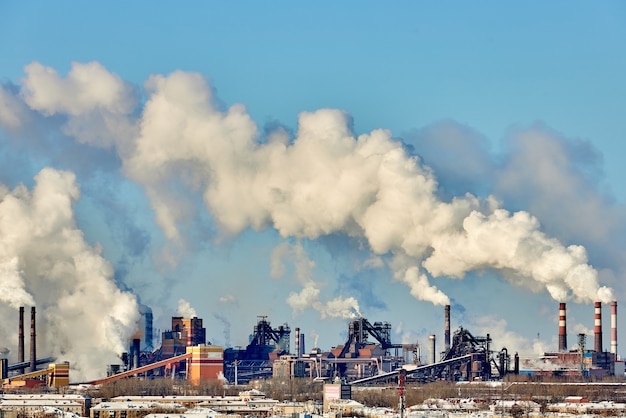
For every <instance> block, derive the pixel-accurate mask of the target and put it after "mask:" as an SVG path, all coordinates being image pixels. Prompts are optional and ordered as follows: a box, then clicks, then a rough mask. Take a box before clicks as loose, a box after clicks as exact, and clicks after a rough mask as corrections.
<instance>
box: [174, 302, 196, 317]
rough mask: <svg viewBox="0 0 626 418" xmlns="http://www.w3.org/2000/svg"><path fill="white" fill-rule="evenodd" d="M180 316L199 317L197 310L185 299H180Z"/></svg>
mask: <svg viewBox="0 0 626 418" xmlns="http://www.w3.org/2000/svg"><path fill="white" fill-rule="evenodd" d="M178 316H182V317H183V318H197V317H198V314H197V313H196V310H195V309H194V308H192V307H191V304H190V303H189V302H187V301H186V300H185V299H178Z"/></svg>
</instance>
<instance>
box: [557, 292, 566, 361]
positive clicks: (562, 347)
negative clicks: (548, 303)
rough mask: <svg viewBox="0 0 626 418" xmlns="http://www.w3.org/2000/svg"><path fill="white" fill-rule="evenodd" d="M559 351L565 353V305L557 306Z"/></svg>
mask: <svg viewBox="0 0 626 418" xmlns="http://www.w3.org/2000/svg"><path fill="white" fill-rule="evenodd" d="M559 351H567V326H566V318H565V303H560V304H559Z"/></svg>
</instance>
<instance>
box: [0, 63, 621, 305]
mask: <svg viewBox="0 0 626 418" xmlns="http://www.w3.org/2000/svg"><path fill="white" fill-rule="evenodd" d="M26 73H27V75H26V77H25V78H24V79H23V80H22V89H21V92H20V95H19V97H21V98H23V101H24V103H26V105H27V106H28V107H29V108H30V109H31V110H32V111H36V112H40V113H41V114H44V115H56V114H59V115H65V116H66V117H67V118H68V122H67V123H66V125H65V132H66V133H67V134H69V135H74V136H75V137H76V138H77V140H78V141H82V142H84V143H89V144H91V145H95V146H99V147H110V146H113V147H115V149H116V151H117V153H118V156H119V157H120V159H121V161H122V164H123V172H124V174H125V175H126V176H128V178H130V179H132V180H133V181H135V182H137V183H138V184H140V185H142V186H143V187H144V188H145V190H146V194H147V196H148V198H149V199H150V202H151V205H152V207H153V209H154V211H155V214H156V219H157V222H158V223H159V225H160V226H161V228H162V229H163V231H164V233H165V234H166V236H167V237H168V238H170V239H171V240H173V241H175V242H179V243H181V244H183V243H184V234H182V233H181V231H185V230H186V229H187V228H188V226H189V224H190V223H192V222H193V221H194V217H195V216H197V215H195V214H194V204H195V203H194V196H195V195H197V194H201V195H202V197H203V202H204V205H205V206H206V209H207V210H208V212H209V213H210V214H211V216H212V219H213V220H214V221H215V223H216V226H217V227H218V228H219V229H220V231H221V233H222V235H223V236H233V235H236V234H238V233H240V232H242V231H243V230H245V229H247V228H252V229H254V230H257V231H258V230H264V229H267V228H275V229H276V230H277V231H278V232H279V233H280V235H281V236H282V237H284V238H291V237H295V238H297V239H310V240H314V239H317V238H320V237H323V236H330V235H333V234H343V235H346V236H348V237H351V238H352V239H354V240H355V241H357V242H359V243H360V244H363V246H364V247H365V248H367V249H369V250H370V252H371V253H372V256H374V257H375V256H381V257H383V259H384V260H385V262H386V263H387V266H388V267H390V268H391V269H392V270H393V277H394V278H395V279H396V280H399V281H401V282H404V283H405V284H407V285H408V286H409V288H410V291H411V294H412V295H413V296H414V297H416V298H417V299H419V300H424V301H428V302H431V303H433V304H436V305H446V304H448V303H449V301H450V298H449V297H448V296H447V295H446V294H445V293H444V292H443V291H442V290H440V289H439V288H437V287H435V286H433V285H432V284H431V283H430V281H431V279H432V278H436V277H443V276H445V277H449V278H452V279H462V278H464V277H465V275H466V274H467V273H468V272H472V271H482V270H485V269H493V270H496V271H498V272H499V273H500V274H501V275H502V276H503V277H504V278H505V279H507V280H508V281H509V282H511V283H512V284H515V285H519V286H524V287H527V288H529V289H532V290H545V291H548V292H549V294H550V295H551V296H552V297H553V298H554V299H555V300H557V301H559V302H561V301H565V300H574V301H577V302H586V303H591V302H593V301H595V300H600V301H602V302H605V303H608V302H610V301H611V300H612V299H613V293H612V290H611V289H610V288H607V287H603V286H600V284H599V281H598V273H597V271H596V270H595V269H594V268H593V267H591V266H590V265H589V264H588V259H587V253H586V250H585V249H584V248H583V247H582V246H579V245H567V246H566V245H564V244H562V243H561V242H559V241H558V240H557V239H555V238H552V237H550V236H548V235H547V234H545V233H544V232H542V231H541V229H540V225H539V222H538V220H537V219H536V218H534V217H533V216H531V215H530V214H529V213H527V212H523V211H519V212H509V211H507V210H505V209H503V208H502V207H500V203H499V202H497V201H496V199H494V198H491V197H488V198H486V199H480V198H478V197H476V196H473V195H470V194H466V195H461V196H457V197H454V198H451V199H448V200H442V199H441V198H440V197H439V195H438V187H439V185H438V182H437V179H436V178H435V176H434V174H433V172H432V170H431V169H430V168H429V167H428V166H426V165H424V164H423V162H422V161H421V160H420V158H418V157H417V156H413V155H410V154H409V153H408V152H407V149H406V148H405V146H404V144H403V143H402V142H400V141H398V140H395V139H393V138H392V136H391V133H390V132H388V131H386V130H373V131H372V132H369V133H365V134H361V135H355V133H354V132H353V130H352V120H351V117H350V116H349V115H348V114H347V113H346V112H343V111H339V110H332V109H321V110H317V111H314V112H302V113H301V114H300V115H299V118H298V128H297V131H296V133H295V135H294V137H293V138H291V137H290V136H289V135H288V134H287V133H286V132H285V131H284V130H280V129H279V130H276V131H274V132H272V133H270V134H269V135H268V136H267V137H266V138H260V134H259V129H258V128H257V126H256V124H255V123H254V122H253V120H252V119H251V117H250V115H249V114H248V113H247V112H246V110H245V108H244V107H243V106H242V105H239V104H237V105H233V106H231V107H230V108H227V109H222V108H220V106H219V105H218V103H219V100H218V99H217V98H216V97H215V94H214V91H213V89H212V88H211V87H210V86H209V85H208V83H207V82H206V80H205V79H204V78H203V77H202V76H201V75H199V74H193V73H185V72H181V71H177V72H174V73H172V74H170V75H167V76H163V75H154V76H151V77H150V78H149V79H148V80H147V81H146V83H145V84H144V90H145V92H146V94H147V97H146V100H145V102H144V103H145V104H143V105H142V107H141V108H140V109H138V111H136V112H133V110H134V109H133V105H135V104H136V103H137V101H136V100H135V99H134V98H135V94H134V90H133V89H132V87H130V86H129V85H127V84H125V83H123V82H122V81H121V80H120V79H119V77H117V76H116V75H113V74H111V73H109V72H108V71H107V70H106V69H104V68H103V67H102V66H101V65H99V64H97V63H90V64H78V63H75V64H74V65H73V67H72V71H70V74H68V76H67V77H65V78H63V77H60V76H58V75H57V74H56V72H55V71H54V70H53V69H50V68H47V67H43V66H42V65H41V64H38V63H33V64H31V65H29V66H27V67H26ZM3 97H4V99H3V101H4V102H10V101H11V100H14V99H15V98H16V97H17V96H11V94H10V92H6V91H5V93H4V94H3ZM16 115H17V116H16ZM135 115H137V116H135ZM18 116H19V114H18V113H12V114H10V115H9V116H7V117H5V118H0V121H1V120H7V121H9V123H10V124H11V125H12V126H18V125H19V124H18V123H16V122H15V118H16V117H18ZM93 120H97V121H99V123H98V124H97V128H98V130H97V132H98V134H97V135H91V136H90V137H89V138H88V139H86V138H85V137H84V136H83V134H84V132H85V130H84V129H82V130H81V129H77V128H76V126H84V124H85V123H88V122H89V121H93ZM111 120H114V121H117V122H119V123H117V124H116V123H108V121H111ZM103 121H104V122H103ZM100 122H102V123H100ZM302 285H303V286H304V289H303V290H302V291H300V292H299V293H292V294H291V296H290V297H289V301H290V304H292V306H293V307H295V309H299V308H301V307H304V306H318V308H319V309H320V310H324V309H325V310H326V311H328V312H329V311H333V312H345V308H346V306H347V305H350V304H351V305H352V309H353V310H354V309H355V308H356V306H355V304H354V303H353V301H351V300H349V298H343V299H342V298H339V299H337V300H333V301H331V302H332V303H331V302H327V303H324V302H320V301H319V300H318V296H319V293H318V292H319V289H318V288H317V287H316V286H315V285H314V284H311V283H308V282H307V283H302ZM354 302H356V300H355V301H354ZM320 303H321V305H320ZM331 305H332V306H331ZM327 315H329V314H328V313H327Z"/></svg>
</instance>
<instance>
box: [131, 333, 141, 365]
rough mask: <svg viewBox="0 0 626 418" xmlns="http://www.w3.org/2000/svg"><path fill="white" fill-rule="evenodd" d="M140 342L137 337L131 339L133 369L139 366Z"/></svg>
mask: <svg viewBox="0 0 626 418" xmlns="http://www.w3.org/2000/svg"><path fill="white" fill-rule="evenodd" d="M140 344H141V340H140V339H139V338H134V339H133V355H132V360H133V366H132V367H133V369H136V368H137V367H139V352H140V351H141V350H140Z"/></svg>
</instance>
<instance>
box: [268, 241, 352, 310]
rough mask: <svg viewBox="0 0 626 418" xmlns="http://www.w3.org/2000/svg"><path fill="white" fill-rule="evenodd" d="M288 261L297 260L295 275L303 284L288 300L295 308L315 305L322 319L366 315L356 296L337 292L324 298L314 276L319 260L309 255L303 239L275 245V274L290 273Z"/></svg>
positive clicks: (273, 265) (272, 259)
mask: <svg viewBox="0 0 626 418" xmlns="http://www.w3.org/2000/svg"><path fill="white" fill-rule="evenodd" d="M286 261H289V262H291V264H293V267H294V272H293V276H294V278H295V279H296V281H297V282H298V283H299V284H301V285H302V286H303V289H302V290H301V291H300V292H298V293H296V292H291V293H290V294H289V296H288V297H287V304H288V305H289V306H291V308H292V309H293V310H294V311H295V312H301V311H304V310H306V309H314V310H316V311H318V312H319V313H320V316H321V318H322V319H324V318H345V319H354V318H358V317H360V316H362V315H361V312H360V309H359V303H358V301H357V300H356V299H355V298H354V297H343V296H337V297H335V298H333V299H331V300H328V301H326V302H323V301H322V300H321V295H320V293H321V289H320V288H321V285H320V284H319V283H317V282H315V281H313V279H312V275H313V273H312V270H313V268H314V267H315V262H313V261H312V260H310V259H309V258H308V257H307V255H306V251H305V250H304V248H303V246H302V244H301V243H300V242H297V243H295V244H289V243H286V242H284V243H282V244H280V245H278V246H276V247H275V248H274V250H273V251H272V256H271V267H272V271H271V274H272V277H274V278H281V277H282V276H284V275H285V274H286V272H287V268H286V266H285V262H286Z"/></svg>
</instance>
